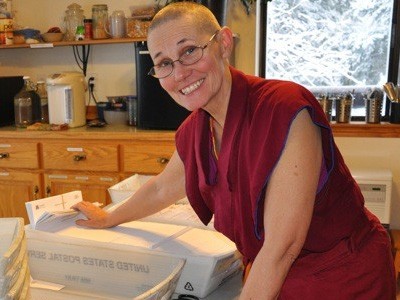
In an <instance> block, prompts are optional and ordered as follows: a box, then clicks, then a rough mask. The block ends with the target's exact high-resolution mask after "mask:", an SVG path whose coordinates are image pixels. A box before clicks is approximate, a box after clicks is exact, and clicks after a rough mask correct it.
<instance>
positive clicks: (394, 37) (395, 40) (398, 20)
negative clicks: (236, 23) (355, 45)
mask: <svg viewBox="0 0 400 300" xmlns="http://www.w3.org/2000/svg"><path fill="white" fill-rule="evenodd" d="M272 1H273V0H257V20H258V22H257V23H258V25H259V26H257V27H258V28H257V30H258V33H257V37H258V41H257V53H256V55H257V57H256V61H258V64H257V66H256V73H257V75H258V76H260V77H262V78H265V76H266V73H265V67H266V62H267V58H266V52H267V51H266V50H267V14H268V2H272ZM389 47H390V48H389V60H388V64H389V66H388V79H387V82H393V83H395V84H400V82H398V79H399V66H400V61H399V60H400V1H398V0H393V15H392V29H391V38H390V46H389ZM384 103H385V107H384V115H383V116H382V119H381V120H382V121H389V109H390V101H389V100H387V101H385V102H384ZM351 120H352V121H365V117H352V118H351Z"/></svg>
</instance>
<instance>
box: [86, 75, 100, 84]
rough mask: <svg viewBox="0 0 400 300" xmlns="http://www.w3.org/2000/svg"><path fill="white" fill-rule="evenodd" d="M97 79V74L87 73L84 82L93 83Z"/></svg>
mask: <svg viewBox="0 0 400 300" xmlns="http://www.w3.org/2000/svg"><path fill="white" fill-rule="evenodd" d="M96 79H97V74H96V73H88V74H86V80H87V81H88V82H89V81H92V82H93V83H94V81H95V80H96Z"/></svg>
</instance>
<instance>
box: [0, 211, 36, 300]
mask: <svg viewBox="0 0 400 300" xmlns="http://www.w3.org/2000/svg"><path fill="white" fill-rule="evenodd" d="M0 240H1V243H0V299H5V300H13V299H21V300H23V299H27V298H28V294H29V285H30V273H29V265H28V255H27V244H26V238H25V229H24V220H23V219H22V218H0Z"/></svg>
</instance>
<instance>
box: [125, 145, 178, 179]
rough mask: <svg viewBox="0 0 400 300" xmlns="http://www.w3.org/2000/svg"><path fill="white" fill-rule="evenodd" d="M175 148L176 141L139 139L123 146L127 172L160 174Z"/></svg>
mask: <svg viewBox="0 0 400 300" xmlns="http://www.w3.org/2000/svg"><path fill="white" fill-rule="evenodd" d="M174 150H175V143H174V141H155V140H148V141H140V142H139V141H138V142H135V143H134V144H126V145H124V146H123V169H124V172H126V173H142V174H158V173H160V172H161V171H162V170H164V168H165V166H166V165H167V163H168V161H169V160H170V158H171V156H172V154H173V152H174Z"/></svg>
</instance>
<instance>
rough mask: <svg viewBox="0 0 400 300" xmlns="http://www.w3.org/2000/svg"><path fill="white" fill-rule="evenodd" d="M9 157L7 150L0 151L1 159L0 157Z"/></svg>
mask: <svg viewBox="0 0 400 300" xmlns="http://www.w3.org/2000/svg"><path fill="white" fill-rule="evenodd" d="M9 157H10V153H8V152H2V153H0V159H2V158H9Z"/></svg>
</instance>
